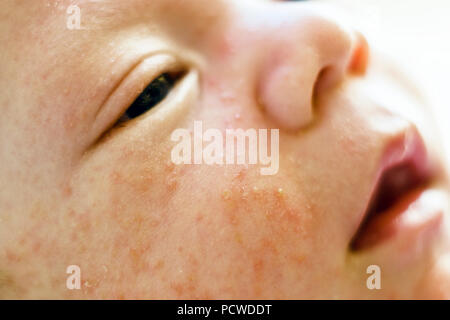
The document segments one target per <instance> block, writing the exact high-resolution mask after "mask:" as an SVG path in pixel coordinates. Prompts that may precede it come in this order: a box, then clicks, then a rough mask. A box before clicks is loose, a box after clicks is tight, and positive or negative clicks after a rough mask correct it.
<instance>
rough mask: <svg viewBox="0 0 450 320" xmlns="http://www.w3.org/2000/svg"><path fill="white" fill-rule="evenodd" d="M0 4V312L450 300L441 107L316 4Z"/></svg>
mask: <svg viewBox="0 0 450 320" xmlns="http://www.w3.org/2000/svg"><path fill="white" fill-rule="evenodd" d="M0 8H1V12H6V14H5V15H4V16H3V18H2V19H1V20H0V30H1V31H0V45H1V48H2V53H1V55H0V68H1V70H2V72H1V75H0V108H1V110H2V117H1V119H0V141H1V142H0V163H1V165H0V297H2V298H3V297H5V298H113V299H115V298H162V299H164V298H185V299H186V298H205V299H208V298H223V299H227V298H272V299H278V298H284V299H286V298H287V299H289V298H445V297H447V298H448V297H449V294H450V291H449V281H448V280H449V279H450V278H449V275H448V274H447V273H446V272H447V271H448V270H446V268H445V267H444V262H445V260H444V258H445V252H446V251H447V249H448V248H447V247H446V245H445V244H446V243H447V239H446V236H447V234H448V232H447V229H446V221H447V220H446V219H447V215H448V183H447V181H448V180H447V178H446V173H445V170H444V169H443V168H442V166H441V164H440V163H441V162H440V160H439V152H436V150H437V151H439V146H435V145H434V143H435V141H436V135H435V133H434V131H433V125H432V124H430V122H429V120H428V115H429V113H430V112H429V109H428V107H427V106H424V104H423V103H422V100H421V99H420V97H418V95H417V93H416V90H415V89H411V88H412V87H411V85H410V84H409V83H407V82H406V81H405V80H404V78H403V77H402V76H401V75H399V74H398V73H397V72H395V71H393V70H394V69H393V68H392V66H391V65H390V64H389V63H388V62H386V61H382V60H379V59H378V58H376V57H374V56H372V59H370V63H369V49H368V45H367V42H366V41H365V40H364V38H363V36H361V35H360V34H359V33H357V32H355V31H354V30H352V29H351V27H348V26H345V25H343V24H341V23H339V22H337V21H335V20H334V19H333V17H332V15H331V16H330V12H331V13H332V12H333V10H329V9H328V8H327V7H325V6H323V5H322V4H321V2H312V3H308V2H298V3H288V2H281V1H263V0H260V1H256V0H253V1H251V0H246V1H242V0H215V1H211V0H196V1H181V0H170V1H169V0H151V1H149V0H129V1H119V0H101V1H88V0H78V1H54V2H52V1H50V2H49V1H45V2H44V1H26V2H23V1H20V2H18V1H12V0H6V1H2V2H1V4H0ZM78 22H79V24H78ZM237 129H242V132H245V133H248V136H247V137H245V136H244V138H243V140H242V141H244V142H246V143H244V147H243V149H241V150H240V153H239V150H238V149H236V150H234V149H233V150H234V151H236V153H237V154H235V155H236V159H237V158H238V157H239V156H242V152H244V153H247V154H246V155H244V157H243V158H242V159H243V161H241V162H239V161H237V160H236V161H233V159H235V158H234V155H233V157H232V156H230V152H231V150H232V148H227V147H226V142H227V137H228V135H227V133H230V132H234V133H236V132H237V131H236V130H237ZM180 130H181V131H180ZM208 130H210V131H208ZM248 130H250V131H248ZM208 132H209V133H208ZM264 132H266V139H264V138H263V134H264ZM255 137H256V138H255ZM255 139H256V140H255ZM230 141H231V140H230ZM255 141H258V144H257V143H256V142H255ZM261 141H262V142H261ZM252 143H253V144H252ZM265 143H266V144H265ZM208 146H209V148H208ZM237 148H238V147H237ZM264 148H266V149H267V150H266V151H267V152H266V155H267V156H268V157H267V159H269V160H271V161H270V162H269V161H266V162H265V163H263V161H261V159H263V158H264V157H261V154H263V151H264ZM252 152H253V153H252ZM255 152H256V153H255ZM174 155H175V156H177V155H178V156H179V157H178V158H176V157H175V158H176V159H178V160H179V161H178V160H175V161H174ZM208 155H209V156H210V157H209V158H208ZM228 156H229V157H230V158H229V159H230V161H228V162H227V161H226V160H227V157H228ZM208 159H209V160H211V159H212V161H208ZM242 159H241V160H242ZM251 159H253V160H254V159H256V161H251ZM267 159H266V160H267ZM264 168H266V169H267V168H272V169H273V170H269V171H266V173H268V174H262V173H263V170H261V169H264ZM71 265H75V266H78V267H79V268H80V269H79V270H80V274H81V285H80V289H74V290H69V289H68V287H67V279H68V277H69V276H70V275H69V274H67V273H66V270H67V267H68V266H71ZM370 266H376V267H378V268H379V271H380V272H379V273H380V277H381V278H380V279H381V289H378V290H377V289H374V290H370V289H369V288H368V285H367V283H368V282H367V279H368V277H369V276H370V274H368V273H367V270H373V267H370ZM447 269H448V268H447ZM369 287H370V286H369Z"/></svg>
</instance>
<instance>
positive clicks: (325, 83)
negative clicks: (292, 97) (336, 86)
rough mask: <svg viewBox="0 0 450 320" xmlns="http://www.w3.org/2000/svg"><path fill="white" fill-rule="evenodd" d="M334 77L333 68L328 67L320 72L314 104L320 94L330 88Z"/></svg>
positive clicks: (315, 84)
mask: <svg viewBox="0 0 450 320" xmlns="http://www.w3.org/2000/svg"><path fill="white" fill-rule="evenodd" d="M332 75H333V67H332V66H327V67H324V68H322V69H321V70H320V72H319V73H318V75H317V78H316V82H315V83H314V89H313V96H312V100H313V102H314V101H316V99H317V96H318V95H319V94H320V92H323V91H324V90H325V89H327V88H329V87H330V85H331V83H332V78H333V76H332Z"/></svg>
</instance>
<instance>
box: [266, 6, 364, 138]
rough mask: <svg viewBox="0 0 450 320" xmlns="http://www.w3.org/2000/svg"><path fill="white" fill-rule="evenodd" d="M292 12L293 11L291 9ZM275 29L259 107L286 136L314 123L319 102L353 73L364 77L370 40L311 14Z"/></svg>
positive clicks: (271, 38) (270, 41)
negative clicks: (325, 93)
mask: <svg viewBox="0 0 450 320" xmlns="http://www.w3.org/2000/svg"><path fill="white" fill-rule="evenodd" d="M283 9H287V10H289V6H286V8H283ZM292 15H298V17H294V18H293V17H289V18H290V19H286V17H287V16H289V15H288V14H282V15H280V19H284V21H282V22H281V23H280V24H279V25H278V26H277V27H275V28H273V29H271V31H270V35H269V37H268V38H267V41H266V43H267V44H266V45H265V47H264V48H265V54H264V58H263V59H264V63H263V66H262V67H261V74H260V77H259V79H260V80H259V81H260V82H259V83H258V98H259V102H260V103H261V105H262V106H263V108H264V109H265V111H266V113H267V115H268V116H269V117H271V118H273V119H274V120H275V121H276V122H277V123H278V125H280V127H282V128H284V129H286V130H299V129H301V128H303V127H305V126H307V125H309V124H310V123H311V122H312V121H313V119H314V100H315V98H316V97H317V96H318V95H321V94H323V93H324V92H326V91H327V90H329V89H330V88H332V87H334V86H336V85H337V84H338V83H339V82H340V81H342V79H343V78H344V77H345V76H346V75H348V74H351V73H354V74H362V73H364V72H365V69H366V67H367V60H368V58H367V57H368V45H367V42H366V40H365V38H364V37H363V36H362V35H360V34H359V33H356V32H354V31H350V30H346V29H344V28H343V27H342V26H341V25H339V24H338V23H337V22H334V21H332V20H331V19H330V18H326V17H325V16H323V15H321V14H320V13H318V12H313V10H308V11H307V12H302V11H301V10H299V11H298V12H297V13H295V12H293V13H292Z"/></svg>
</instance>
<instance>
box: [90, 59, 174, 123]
mask: <svg viewBox="0 0 450 320" xmlns="http://www.w3.org/2000/svg"><path fill="white" fill-rule="evenodd" d="M181 68H182V64H181V63H180V62H179V60H177V59H176V58H175V57H173V56H172V55H170V54H167V53H166V52H156V53H152V54H151V55H149V56H148V57H144V58H142V59H139V60H138V61H137V62H135V63H134V64H132V65H131V66H130V67H129V68H128V69H127V71H126V72H125V73H123V75H121V77H120V79H119V80H118V81H116V83H115V84H114V86H113V87H112V88H111V90H110V92H109V93H108V95H107V96H106V97H105V99H104V101H103V102H102V103H101V104H100V105H99V107H98V109H97V110H96V113H95V117H94V125H93V126H94V127H93V131H94V132H99V130H103V128H104V127H110V126H111V125H113V123H114V122H115V120H117V119H115V118H116V117H118V116H119V115H120V114H121V113H122V112H124V111H125V110H126V108H128V106H130V105H131V104H132V103H133V101H134V100H135V99H136V97H137V96H138V95H139V94H140V93H141V92H142V91H143V90H144V89H145V87H146V86H147V85H148V84H149V83H151V81H152V80H154V79H155V78H157V77H158V76H159V75H160V74H161V73H164V72H166V71H175V70H180V69H181Z"/></svg>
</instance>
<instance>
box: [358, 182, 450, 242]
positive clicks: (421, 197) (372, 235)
mask: <svg viewBox="0 0 450 320" xmlns="http://www.w3.org/2000/svg"><path fill="white" fill-rule="evenodd" d="M448 201H449V200H448V195H447V194H446V192H445V191H441V190H437V189H430V188H420V189H416V190H413V191H411V192H410V193H408V194H407V195H405V196H404V197H403V198H402V199H400V200H399V201H397V203H395V204H394V205H393V206H392V207H391V208H389V209H388V210H386V211H385V212H381V213H377V214H376V216H375V217H372V219H371V221H370V222H369V223H368V224H367V225H366V226H363V228H362V230H361V231H360V233H359V234H358V237H357V238H356V240H355V242H353V249H354V250H362V249H364V250H366V249H369V248H372V247H375V246H379V245H382V244H385V243H388V242H391V241H393V240H394V239H401V240H404V241H405V243H409V244H411V245H413V244H414V242H415V241H417V240H421V242H422V243H424V241H423V240H426V239H424V238H423V237H425V238H426V237H432V236H434V235H435V234H436V232H434V231H437V229H438V228H439V227H440V225H441V224H442V220H443V215H444V211H445V208H447V207H448V205H449V202H448ZM428 231H431V232H428Z"/></svg>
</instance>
